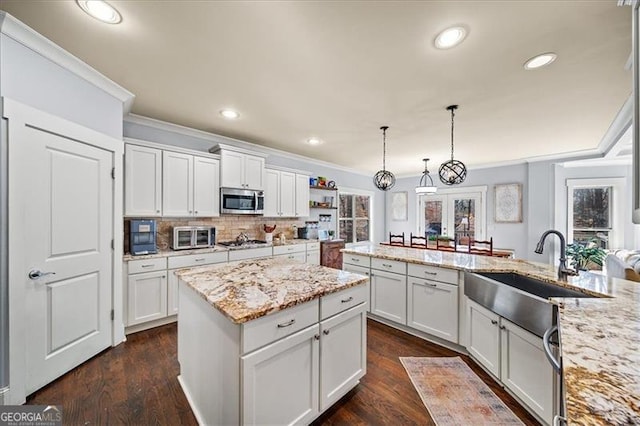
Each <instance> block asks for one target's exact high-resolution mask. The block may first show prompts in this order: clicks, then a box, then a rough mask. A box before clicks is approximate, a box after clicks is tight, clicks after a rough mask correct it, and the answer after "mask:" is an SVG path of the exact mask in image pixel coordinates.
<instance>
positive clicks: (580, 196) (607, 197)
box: [567, 178, 624, 249]
mask: <svg viewBox="0 0 640 426" xmlns="http://www.w3.org/2000/svg"><path fill="white" fill-rule="evenodd" d="M623 180H624V179H620V178H605V179H567V194H568V203H567V211H568V218H567V219H568V220H567V223H568V229H567V234H568V239H569V241H570V242H574V243H580V244H587V243H589V242H592V241H593V242H595V243H596V244H597V245H598V246H599V247H601V248H603V249H608V248H612V247H617V246H619V245H620V244H621V243H622V241H621V236H622V235H621V234H622V230H621V229H620V226H621V225H620V224H621V223H622V222H621V219H620V218H619V216H620V213H621V212H619V211H617V210H620V209H619V208H618V209H616V206H615V202H614V200H615V199H616V197H619V196H620V193H621V189H622V188H623V185H624V183H623Z"/></svg>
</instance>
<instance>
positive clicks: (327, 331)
mask: <svg viewBox="0 0 640 426" xmlns="http://www.w3.org/2000/svg"><path fill="white" fill-rule="evenodd" d="M330 331H331V330H322V333H323V334H324V335H325V336H326V335H327V334H329V332H330Z"/></svg>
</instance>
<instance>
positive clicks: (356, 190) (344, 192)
mask: <svg viewBox="0 0 640 426" xmlns="http://www.w3.org/2000/svg"><path fill="white" fill-rule="evenodd" d="M341 195H364V196H366V197H369V239H368V240H367V241H358V242H355V232H356V226H355V223H354V224H353V232H354V242H352V243H347V244H346V246H349V247H350V246H354V245H358V244H368V243H371V242H373V240H374V235H373V230H374V229H375V228H374V226H373V224H374V212H373V206H374V204H375V203H374V201H375V192H373V191H367V190H366V189H359V188H346V187H340V189H338V200H337V201H338V211H337V216H338V220H337V229H336V238H339V237H340V220H341V218H340V196H341ZM354 207H355V206H354ZM353 212H354V214H355V210H353ZM351 220H353V219H351Z"/></svg>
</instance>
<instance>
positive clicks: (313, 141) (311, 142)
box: [307, 138, 322, 146]
mask: <svg viewBox="0 0 640 426" xmlns="http://www.w3.org/2000/svg"><path fill="white" fill-rule="evenodd" d="M307 143H308V144H309V145H314V146H315V145H320V144H321V143H322V141H321V140H320V139H318V138H309V139H307Z"/></svg>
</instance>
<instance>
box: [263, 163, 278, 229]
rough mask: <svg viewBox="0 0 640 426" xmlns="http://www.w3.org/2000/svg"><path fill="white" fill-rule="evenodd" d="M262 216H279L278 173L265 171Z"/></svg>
mask: <svg viewBox="0 0 640 426" xmlns="http://www.w3.org/2000/svg"><path fill="white" fill-rule="evenodd" d="M264 216H266V217H276V216H280V172H279V171H277V170H270V169H266V170H265V186H264Z"/></svg>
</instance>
